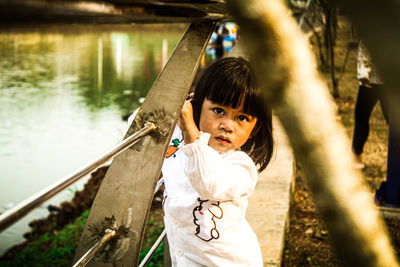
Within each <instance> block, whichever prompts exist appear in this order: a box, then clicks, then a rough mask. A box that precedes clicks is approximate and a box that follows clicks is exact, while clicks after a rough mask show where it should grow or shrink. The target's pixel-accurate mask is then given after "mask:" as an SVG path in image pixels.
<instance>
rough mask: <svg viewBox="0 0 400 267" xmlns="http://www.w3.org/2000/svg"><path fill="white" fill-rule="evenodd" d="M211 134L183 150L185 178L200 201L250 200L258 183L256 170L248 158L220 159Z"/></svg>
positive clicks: (239, 155)
mask: <svg viewBox="0 0 400 267" xmlns="http://www.w3.org/2000/svg"><path fill="white" fill-rule="evenodd" d="M209 139H210V134H208V133H201V135H200V138H199V139H197V140H196V141H195V142H193V143H191V144H188V145H185V146H184V147H182V151H183V152H184V153H185V155H186V156H187V160H188V162H186V164H185V174H186V175H187V177H188V178H189V181H190V183H191V184H192V186H193V188H194V189H195V190H196V191H197V193H198V194H199V195H200V197H202V198H205V199H212V200H217V201H227V200H234V199H238V198H240V197H248V196H250V195H251V194H252V193H253V191H254V188H255V186H256V183H257V177H258V174H257V169H256V166H255V164H254V162H253V161H252V160H251V159H250V157H249V156H247V154H245V153H244V152H241V151H235V152H232V153H231V154H228V155H225V156H223V155H221V154H219V153H218V152H217V151H215V150H214V149H213V148H211V147H210V146H209V145H208V141H209Z"/></svg>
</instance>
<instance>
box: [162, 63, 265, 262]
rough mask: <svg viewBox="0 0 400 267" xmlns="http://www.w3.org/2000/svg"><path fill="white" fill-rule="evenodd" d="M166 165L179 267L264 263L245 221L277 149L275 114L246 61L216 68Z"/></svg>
mask: <svg viewBox="0 0 400 267" xmlns="http://www.w3.org/2000/svg"><path fill="white" fill-rule="evenodd" d="M178 126H179V128H178V127H177V128H176V129H175V131H174V134H173V138H172V141H171V145H170V147H169V148H168V152H167V155H166V157H167V158H166V159H165V161H164V165H163V168H162V173H163V176H164V182H165V191H164V201H163V208H164V213H165V216H164V223H165V228H166V230H167V237H168V242H169V246H170V254H171V261H172V265H173V266H184V267H186V266H263V262H262V256H261V250H260V246H259V244H258V241H257V237H256V235H255V234H254V232H253V230H252V229H251V227H250V226H249V224H248V222H247V221H246V218H245V214H246V208H247V202H248V200H247V199H248V197H249V196H250V195H251V194H252V193H253V191H254V188H255V186H256V182H257V169H256V165H257V166H258V171H259V172H260V171H262V170H263V169H265V168H266V166H267V165H268V163H269V161H270V159H271V154H272V151H273V138H272V125H271V110H270V109H269V108H268V107H267V106H266V105H265V104H264V102H263V100H262V96H261V92H260V90H259V88H258V86H257V83H256V80H255V77H254V74H253V73H252V71H251V68H250V66H249V64H248V62H247V61H245V60H244V59H242V58H229V57H228V58H223V59H221V60H218V61H216V62H214V63H213V64H212V65H210V66H209V67H208V68H207V69H206V70H205V72H204V73H203V75H202V77H201V78H200V81H199V83H198V85H197V87H196V89H195V93H194V99H193V101H192V102H189V101H187V102H186V103H185V104H184V106H183V109H182V113H181V116H180V118H179V121H178Z"/></svg>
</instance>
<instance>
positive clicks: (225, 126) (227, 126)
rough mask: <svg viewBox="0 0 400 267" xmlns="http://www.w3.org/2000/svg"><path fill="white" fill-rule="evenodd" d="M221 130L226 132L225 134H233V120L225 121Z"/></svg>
mask: <svg viewBox="0 0 400 267" xmlns="http://www.w3.org/2000/svg"><path fill="white" fill-rule="evenodd" d="M219 129H220V130H224V131H225V132H228V133H230V132H232V131H233V122H232V121H231V120H228V119H227V120H223V121H221V124H220V126H219Z"/></svg>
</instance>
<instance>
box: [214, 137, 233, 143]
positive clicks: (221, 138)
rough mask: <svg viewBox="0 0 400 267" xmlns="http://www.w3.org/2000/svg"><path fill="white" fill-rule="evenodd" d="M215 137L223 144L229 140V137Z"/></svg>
mask: <svg viewBox="0 0 400 267" xmlns="http://www.w3.org/2000/svg"><path fill="white" fill-rule="evenodd" d="M215 139H217V141H218V142H220V143H223V144H229V143H230V142H231V141H230V140H229V138H227V137H223V136H217V137H216V138H215Z"/></svg>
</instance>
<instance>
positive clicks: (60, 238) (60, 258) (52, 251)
mask: <svg viewBox="0 0 400 267" xmlns="http://www.w3.org/2000/svg"><path fill="white" fill-rule="evenodd" d="M88 215H89V211H85V212H84V213H83V214H82V215H81V216H80V217H78V218H77V219H76V220H75V222H74V223H72V224H68V225H67V226H65V228H64V229H62V230H61V231H52V232H49V233H46V234H44V235H43V236H41V237H40V238H39V239H38V240H36V241H33V242H31V243H30V244H29V245H28V246H27V247H26V248H25V249H24V250H22V251H21V252H20V253H19V254H18V255H17V256H16V257H15V258H14V259H13V261H9V262H1V265H2V266H4V267H5V266H32V267H35V266H70V265H71V262H72V259H73V257H74V255H75V250H76V247H77V244H78V243H79V239H80V236H81V233H82V229H83V227H84V226H85V223H86V220H87V217H88Z"/></svg>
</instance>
